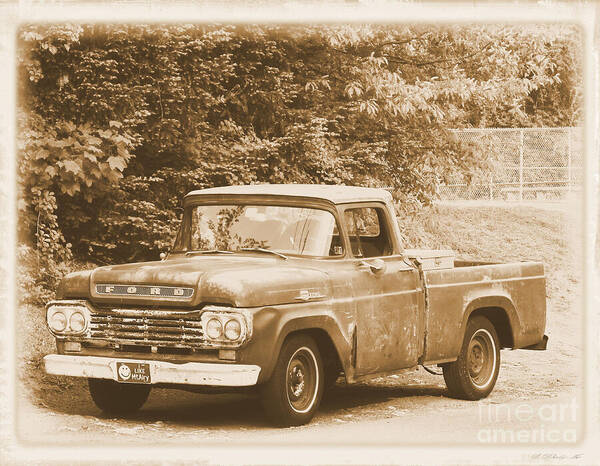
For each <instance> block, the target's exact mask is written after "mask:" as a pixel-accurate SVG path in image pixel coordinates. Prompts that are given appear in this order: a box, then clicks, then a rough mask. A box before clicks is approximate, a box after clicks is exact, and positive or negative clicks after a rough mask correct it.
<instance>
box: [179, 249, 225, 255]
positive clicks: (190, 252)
mask: <svg viewBox="0 0 600 466" xmlns="http://www.w3.org/2000/svg"><path fill="white" fill-rule="evenodd" d="M196 254H198V255H200V254H233V251H225V250H223V249H207V250H206V251H188V252H186V253H185V255H186V256H195V255H196Z"/></svg>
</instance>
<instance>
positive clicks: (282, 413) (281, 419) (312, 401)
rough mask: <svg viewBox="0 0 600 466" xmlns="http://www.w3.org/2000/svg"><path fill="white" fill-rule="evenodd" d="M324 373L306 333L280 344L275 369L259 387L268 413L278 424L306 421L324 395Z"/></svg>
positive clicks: (311, 339) (312, 341)
mask: <svg viewBox="0 0 600 466" xmlns="http://www.w3.org/2000/svg"><path fill="white" fill-rule="evenodd" d="M323 387H324V376H323V364H322V360H321V355H320V353H319V348H318V347H317V344H316V343H315V341H314V339H313V338H311V337H310V336H308V335H293V336H291V337H289V338H288V339H287V340H286V341H285V342H284V344H283V346H282V348H281V352H280V353H279V357H278V359H277V363H276V365H275V369H274V370H273V374H272V375H271V378H270V379H269V381H268V382H266V383H265V384H264V385H262V386H261V389H260V398H261V402H262V405H263V408H264V410H265V413H266V414H267V416H268V417H269V418H270V419H271V421H273V422H274V423H275V424H277V425H281V426H299V425H302V424H306V423H307V422H309V421H310V420H311V419H312V418H313V416H314V415H315V412H316V411H317V408H318V407H319V403H320V402H321V398H322V397H323Z"/></svg>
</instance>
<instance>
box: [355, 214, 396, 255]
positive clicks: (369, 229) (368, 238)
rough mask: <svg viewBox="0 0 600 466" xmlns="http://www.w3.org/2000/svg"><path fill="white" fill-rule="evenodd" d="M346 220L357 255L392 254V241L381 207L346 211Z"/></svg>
mask: <svg viewBox="0 0 600 466" xmlns="http://www.w3.org/2000/svg"><path fill="white" fill-rule="evenodd" d="M344 221H345V223H346V229H347V230H348V235H349V239H350V245H351V247H352V254H353V255H354V256H355V257H378V256H389V255H391V254H392V242H391V241H390V235H389V232H388V229H387V224H386V221H385V213H384V211H383V209H381V208H375V207H360V208H356V209H348V210H346V211H345V212H344Z"/></svg>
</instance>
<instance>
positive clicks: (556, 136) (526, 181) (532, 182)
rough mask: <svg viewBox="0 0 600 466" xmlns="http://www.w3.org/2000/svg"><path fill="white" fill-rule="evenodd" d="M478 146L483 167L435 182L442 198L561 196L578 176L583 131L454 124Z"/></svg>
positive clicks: (467, 140)
mask: <svg viewBox="0 0 600 466" xmlns="http://www.w3.org/2000/svg"><path fill="white" fill-rule="evenodd" d="M453 132H454V133H455V135H456V136H457V137H458V138H459V140H460V141H461V142H464V143H467V144H469V145H471V146H473V147H474V148H475V150H476V151H481V152H480V154H479V155H480V156H481V159H482V160H484V161H486V162H485V164H486V165H487V167H486V168H484V169H480V170H478V171H477V172H476V173H475V174H474V175H473V176H472V178H471V179H470V180H469V181H467V180H466V177H465V176H461V175H459V176H456V177H455V178H454V179H452V180H451V181H450V182H449V183H448V184H445V185H441V186H440V187H439V195H440V199H441V200H448V201H449V200H484V199H485V200H515V201H522V200H560V199H564V198H565V197H566V196H567V194H568V193H570V192H571V191H576V190H579V189H581V185H582V182H583V166H584V150H583V149H584V143H583V131H582V128H579V127H570V128H481V129H479V128H477V129H461V130H454V131H453Z"/></svg>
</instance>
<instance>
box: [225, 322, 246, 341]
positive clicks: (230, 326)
mask: <svg viewBox="0 0 600 466" xmlns="http://www.w3.org/2000/svg"><path fill="white" fill-rule="evenodd" d="M241 333H242V326H241V325H240V321H239V320H237V319H231V320H229V321H227V323H226V324H225V336H226V337H227V339H228V340H237V339H238V338H239V337H240V335H241Z"/></svg>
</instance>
